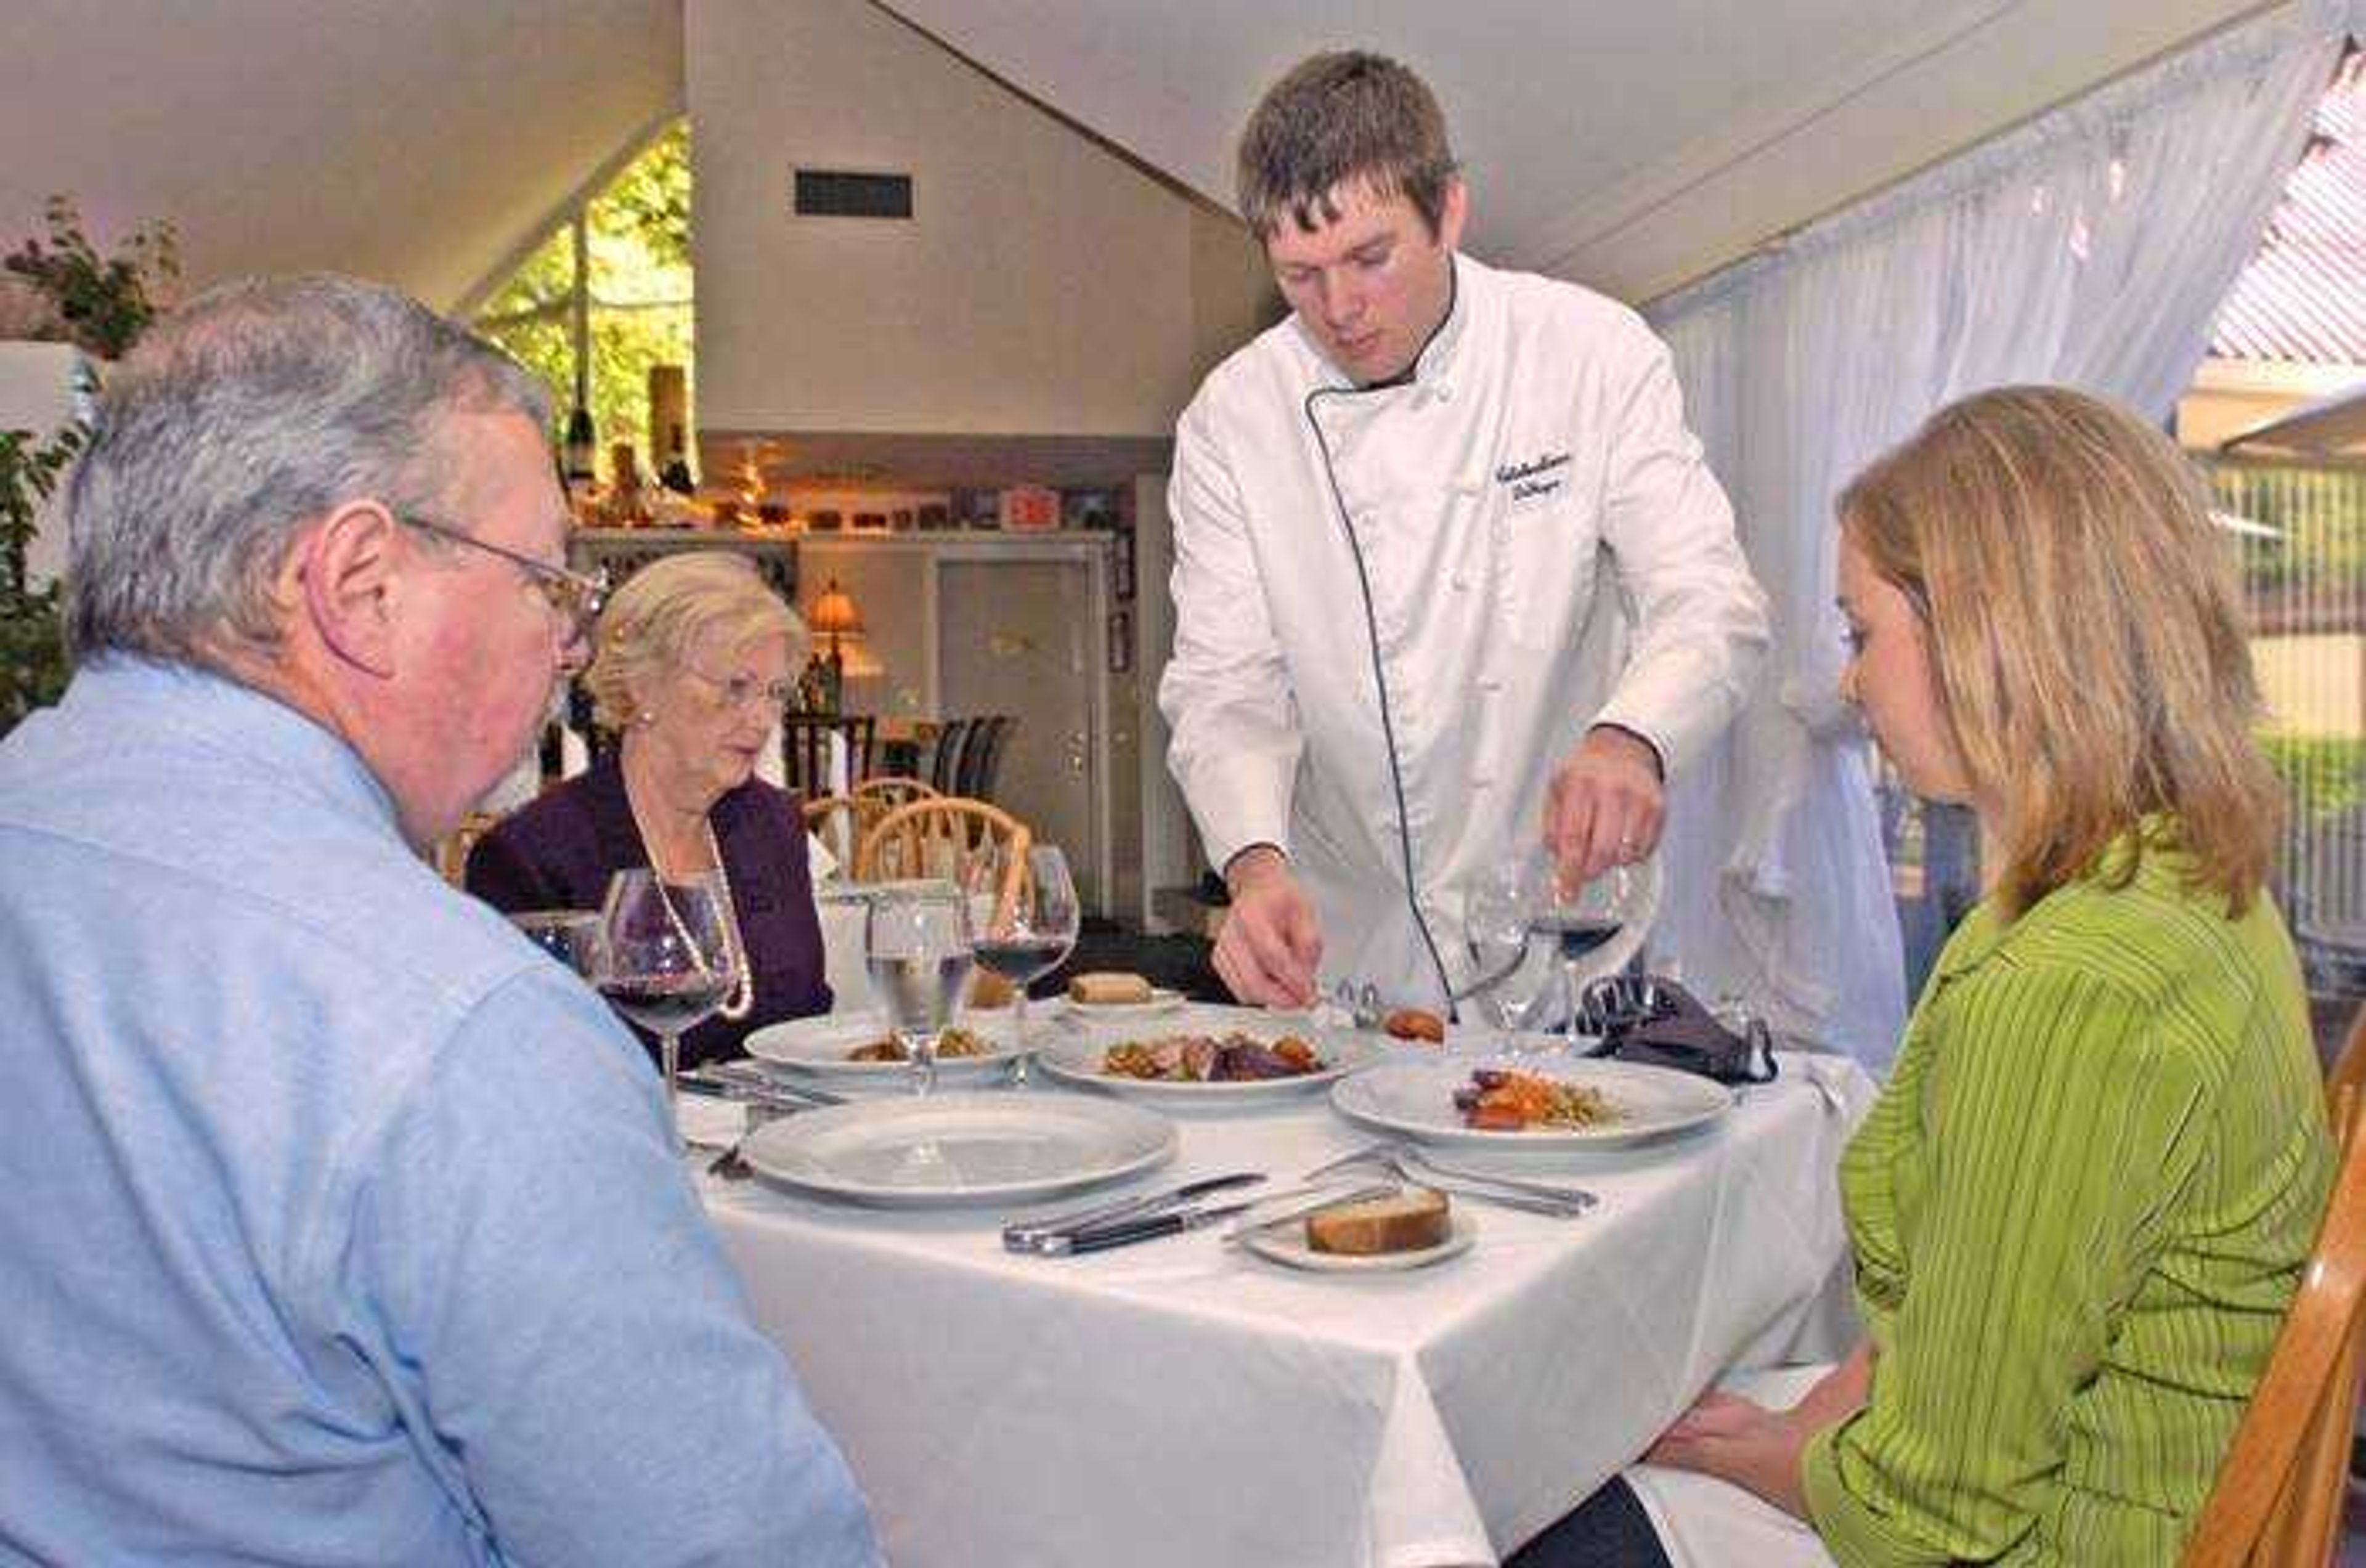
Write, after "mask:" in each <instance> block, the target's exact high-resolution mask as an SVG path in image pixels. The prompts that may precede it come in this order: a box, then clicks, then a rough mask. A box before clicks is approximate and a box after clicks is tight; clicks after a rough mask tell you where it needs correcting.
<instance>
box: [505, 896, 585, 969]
mask: <svg viewBox="0 0 2366 1568" xmlns="http://www.w3.org/2000/svg"><path fill="white" fill-rule="evenodd" d="M510 924H512V925H513V926H515V927H517V929H518V930H519V931H524V933H525V939H526V940H527V941H528V942H532V943H534V944H535V946H536V947H538V948H540V949H542V950H543V951H544V952H545V953H548V954H550V955H551V956H552V957H553V958H556V959H558V961H559V962H560V963H561V964H566V965H567V967H568V968H569V969H571V970H573V971H574V972H575V973H576V974H578V975H580V976H583V978H585V979H586V980H589V979H591V976H592V971H593V968H594V965H595V964H597V962H598V954H599V951H600V911H599V910H597V909H521V910H519V911H517V912H516V913H514V914H513V915H512V916H510Z"/></svg>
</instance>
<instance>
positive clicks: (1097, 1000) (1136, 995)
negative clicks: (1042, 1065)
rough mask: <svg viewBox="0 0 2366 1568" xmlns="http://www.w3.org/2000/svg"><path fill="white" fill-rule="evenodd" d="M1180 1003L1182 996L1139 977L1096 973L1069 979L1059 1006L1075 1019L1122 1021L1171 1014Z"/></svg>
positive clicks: (1178, 992)
mask: <svg viewBox="0 0 2366 1568" xmlns="http://www.w3.org/2000/svg"><path fill="white" fill-rule="evenodd" d="M1183 1001H1184V997H1183V993H1182V992H1180V991H1170V990H1168V989H1167V988H1166V987H1164V986H1154V985H1152V984H1151V983H1150V982H1149V981H1147V980H1145V979H1144V978H1143V977H1142V976H1139V975H1123V974H1115V973H1110V972H1106V971H1095V972H1093V973H1089V974H1084V975H1076V976H1070V977H1069V980H1068V994H1067V995H1066V996H1065V997H1063V998H1061V999H1060V1006H1061V1007H1062V1008H1063V1009H1064V1010H1066V1011H1067V1012H1068V1013H1069V1014H1070V1015H1072V1016H1074V1017H1076V1018H1085V1019H1094V1018H1099V1019H1110V1020H1113V1021H1123V1020H1127V1019H1136V1018H1155V1017H1157V1016H1158V1015H1159V1014H1161V1013H1169V1012H1173V1011H1174V1010H1176V1009H1177V1008H1179V1007H1181V1006H1182V1005H1183Z"/></svg>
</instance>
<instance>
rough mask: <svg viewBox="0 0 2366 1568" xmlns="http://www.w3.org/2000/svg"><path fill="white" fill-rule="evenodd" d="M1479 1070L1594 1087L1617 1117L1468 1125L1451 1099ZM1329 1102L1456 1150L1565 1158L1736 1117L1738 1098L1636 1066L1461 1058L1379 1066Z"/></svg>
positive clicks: (1374, 1124)
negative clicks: (1579, 1122)
mask: <svg viewBox="0 0 2366 1568" xmlns="http://www.w3.org/2000/svg"><path fill="white" fill-rule="evenodd" d="M1474 1067H1493V1068H1500V1069H1502V1070H1504V1071H1507V1072H1515V1073H1527V1074H1530V1075H1532V1076H1534V1077H1541V1078H1550V1079H1552V1080H1553V1081H1554V1082H1556V1083H1560V1084H1564V1085H1567V1086H1569V1087H1571V1088H1574V1089H1592V1090H1594V1091H1595V1092H1596V1093H1598V1094H1600V1095H1601V1097H1602V1098H1603V1100H1605V1101H1606V1102H1607V1104H1608V1106H1609V1109H1610V1112H1611V1114H1610V1116H1609V1117H1608V1118H1607V1119H1606V1120H1604V1121H1601V1122H1594V1123H1591V1124H1589V1125H1585V1126H1560V1125H1554V1124H1545V1125H1539V1126H1533V1127H1527V1128H1523V1129H1521V1130H1519V1131H1517V1132H1495V1131H1491V1130H1489V1129H1486V1128H1481V1127H1471V1126H1467V1125H1465V1124H1464V1122H1463V1120H1462V1112H1461V1111H1459V1110H1457V1109H1456V1108H1455V1104H1454V1095H1455V1091H1456V1090H1457V1089H1462V1088H1464V1087H1466V1086H1467V1085H1468V1084H1469V1083H1470V1075H1471V1072H1472V1070H1473V1068H1474ZM1331 1104H1332V1108H1333V1109H1334V1110H1335V1111H1338V1112H1339V1114H1340V1115H1342V1116H1345V1117H1346V1119H1347V1120H1348V1121H1350V1122H1358V1123H1360V1124H1362V1125H1363V1126H1366V1127H1371V1128H1375V1129H1377V1130H1378V1131H1380V1132H1383V1133H1394V1134H1399V1135H1400V1136H1403V1137H1407V1138H1411V1139H1413V1140H1414V1141H1415V1142H1417V1143H1424V1144H1441V1145H1445V1144H1453V1145H1463V1146H1465V1147H1470V1148H1475V1149H1485V1150H1486V1151H1487V1152H1488V1153H1490V1154H1548V1153H1561V1154H1566V1153H1569V1152H1571V1151H1572V1150H1583V1149H1606V1148H1620V1147H1624V1146H1626V1145H1630V1144H1641V1143H1648V1142H1651V1141H1652V1140H1654V1139H1659V1138H1667V1137H1673V1136H1674V1135H1675V1134H1679V1133H1684V1132H1689V1131H1691V1130H1692V1129H1694V1128H1696V1127H1700V1126H1704V1125H1706V1124H1707V1123H1708V1122H1714V1121H1716V1120H1717V1119H1718V1117H1720V1116H1722V1115H1724V1114H1725V1113H1726V1112H1727V1111H1729V1110H1731V1109H1732V1107H1733V1096H1732V1094H1731V1092H1730V1091H1729V1090H1728V1089H1726V1088H1725V1086H1724V1085H1722V1084H1717V1083H1711V1082H1710V1081H1709V1080H1708V1079H1707V1078H1702V1077H1694V1076H1693V1075H1692V1074H1690V1073H1679V1072H1674V1071H1672V1070H1670V1069H1669V1068H1666V1067H1647V1066H1640V1065H1639V1064H1637V1063H1633V1062H1594V1061H1583V1060H1580V1061H1560V1062H1549V1063H1548V1062H1544V1061H1540V1060H1538V1059H1537V1058H1535V1057H1528V1058H1525V1059H1523V1058H1519V1057H1504V1058H1490V1059H1487V1060H1483V1061H1480V1062H1475V1063H1474V1062H1472V1061H1471V1060H1470V1058H1468V1057H1465V1058H1463V1059H1461V1060H1459V1061H1451V1062H1403V1061H1400V1062H1396V1063H1392V1064H1391V1065H1389V1066H1380V1067H1373V1068H1371V1069H1370V1070H1369V1071H1367V1072H1361V1073H1358V1074H1356V1075H1354V1076H1353V1077H1346V1078H1343V1079H1341V1080H1340V1081H1339V1082H1338V1083H1336V1084H1335V1085H1333V1086H1332V1089H1331Z"/></svg>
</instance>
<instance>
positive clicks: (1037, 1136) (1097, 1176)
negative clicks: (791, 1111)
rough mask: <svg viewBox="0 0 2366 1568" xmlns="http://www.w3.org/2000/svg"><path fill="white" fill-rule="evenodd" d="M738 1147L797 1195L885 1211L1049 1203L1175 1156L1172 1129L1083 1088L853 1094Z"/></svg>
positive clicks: (767, 1128)
mask: <svg viewBox="0 0 2366 1568" xmlns="http://www.w3.org/2000/svg"><path fill="white" fill-rule="evenodd" d="M740 1153H741V1154H742V1155H743V1156H746V1158H747V1161H748V1164H749V1168H752V1169H753V1170H754V1171H755V1172H756V1174H757V1175H758V1176H760V1177H762V1178H764V1179H766V1180H769V1181H774V1182H778V1183H780V1184H781V1185H783V1186H784V1187H791V1188H794V1189H796V1190H799V1191H803V1192H812V1193H818V1194H821V1195H822V1196H824V1197H829V1198H838V1199H842V1200H844V1201H848V1202H851V1203H866V1204H871V1205H873V1206H876V1207H880V1208H897V1209H905V1208H966V1207H972V1206H978V1205H989V1204H994V1205H998V1204H1016V1203H1024V1202H1030V1201H1034V1200H1036V1199H1039V1198H1054V1197H1058V1196H1059V1195H1060V1194H1062V1193H1065V1192H1074V1191H1076V1190H1080V1189H1083V1188H1087V1187H1094V1186H1098V1185H1099V1184H1100V1183H1102V1182H1106V1181H1116V1180H1120V1179H1123V1178H1125V1177H1129V1176H1133V1175H1137V1174H1139V1173H1140V1172H1142V1171H1145V1170H1148V1169H1149V1168H1151V1167H1153V1166H1155V1165H1159V1164H1163V1163H1164V1162H1165V1161H1166V1160H1168V1159H1170V1158H1172V1157H1173V1156H1174V1154H1175V1127H1174V1124H1173V1123H1172V1122H1168V1121H1167V1120H1166V1118H1165V1117H1164V1116H1161V1115H1159V1114H1158V1113H1157V1112H1155V1111H1145V1110H1144V1109H1143V1108H1142V1107H1141V1106H1138V1105H1119V1104H1115V1103H1113V1102H1111V1101H1110V1100H1102V1099H1098V1098H1096V1097H1094V1096H1091V1095H1083V1094H931V1095H917V1096H911V1095H907V1096H903V1097H900V1098H897V1099H894V1100H857V1101H854V1102H853V1103H851V1104H847V1105H833V1106H828V1107H826V1108H825V1109H823V1110H820V1111H801V1112H799V1113H798V1114H796V1115H794V1116H787V1117H783V1118H782V1119H781V1120H779V1121H777V1122H766V1123H765V1124H764V1125H763V1126H761V1127H760V1128H758V1129H757V1130H756V1132H755V1133H754V1134H751V1135H750V1136H749V1139H748V1141H747V1142H746V1143H745V1144H744V1145H742V1146H741V1149H740Z"/></svg>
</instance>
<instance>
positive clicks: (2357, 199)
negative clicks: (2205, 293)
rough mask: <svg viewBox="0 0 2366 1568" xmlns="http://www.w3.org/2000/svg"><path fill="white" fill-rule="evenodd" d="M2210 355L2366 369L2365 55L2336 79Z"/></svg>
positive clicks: (2231, 296)
mask: <svg viewBox="0 0 2366 1568" xmlns="http://www.w3.org/2000/svg"><path fill="white" fill-rule="evenodd" d="M2210 352H2211V353H2212V354H2213V355H2216V356H2217V357H2219V358H2222V359H2268V360H2283V361H2287V362H2298V363H2303V364H2315V365H2324V364H2337V365H2361V364H2366V53H2360V52H2359V51H2351V53H2350V54H2349V56H2348V57H2347V58H2345V59H2344V60H2343V61H2342V62H2341V67H2340V69H2339V70H2338V71H2337V72H2335V73H2334V79H2333V83H2332V85H2331V86H2329V87H2328V88H2327V90H2326V94H2325V96H2324V98H2323V99H2322V100H2321V101H2320V102H2319V103H2318V105H2317V108H2316V120H2315V139H2314V140H2313V141H2311V142H2310V143H2309V147H2308V151H2307V152H2304V154H2303V155H2302V157H2301V161H2300V163H2299V164H2298V165H2297V166H2296V167H2295V168H2294V169H2293V172H2292V177H2291V178H2290V179H2289V180H2287V181H2286V182H2285V185H2284V194H2283V199H2282V201H2280V202H2279V203H2278V204H2277V206H2276V211H2275V215H2274V216H2273V217H2272V218H2271V219H2270V220H2269V222H2268V231H2267V235H2266V237H2265V238H2264V239H2263V240H2261V242H2260V243H2259V254H2258V255H2256V256H2254V257H2252V258H2251V262H2250V265H2248V266H2246V267H2245V268H2244V269H2243V272H2242V275H2241V276H2238V277H2237V278H2236V280H2235V287H2234V288H2233V289H2231V290H2230V291H2229V292H2228V293H2227V296H2226V301H2225V304H2224V305H2223V306H2221V307H2220V308H2219V311H2218V321H2217V323H2216V325H2215V326H2214V328H2213V329H2212V333H2211V338H2210Z"/></svg>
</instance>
